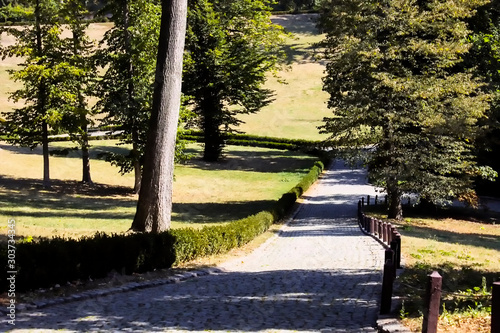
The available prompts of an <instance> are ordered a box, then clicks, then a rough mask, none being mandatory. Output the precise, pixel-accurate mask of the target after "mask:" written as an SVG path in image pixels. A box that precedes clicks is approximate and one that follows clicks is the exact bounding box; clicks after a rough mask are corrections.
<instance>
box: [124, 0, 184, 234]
mask: <svg viewBox="0 0 500 333" xmlns="http://www.w3.org/2000/svg"><path fill="white" fill-rule="evenodd" d="M186 17H187V0H163V1H162V17H161V27H160V39H159V45H158V55H157V62H156V77H155V89H154V93H153V108H152V111H151V120H150V128H149V135H148V140H147V144H146V151H145V162H144V169H143V175H142V184H141V190H140V192H139V201H138V203H137V211H136V214H135V217H134V221H133V223H132V226H131V229H132V230H135V231H141V232H144V231H146V232H161V231H164V230H166V229H168V228H170V220H171V213H172V186H173V171H174V157H175V139H176V135H177V123H178V120H179V109H180V104H181V85H182V60H183V53H184V40H185V34H186Z"/></svg>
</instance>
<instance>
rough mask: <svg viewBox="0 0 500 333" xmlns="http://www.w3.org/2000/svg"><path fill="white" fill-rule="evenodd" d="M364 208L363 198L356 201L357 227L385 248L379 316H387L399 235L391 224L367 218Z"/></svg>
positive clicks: (398, 257) (398, 259) (398, 262)
mask: <svg viewBox="0 0 500 333" xmlns="http://www.w3.org/2000/svg"><path fill="white" fill-rule="evenodd" d="M386 200H387V199H386ZM375 204H378V196H376V197H375ZM366 205H370V196H367V198H366ZM364 207H365V198H364V197H363V198H362V199H361V200H359V201H358V223H359V227H360V228H361V230H362V231H363V232H364V233H366V234H368V235H371V236H372V237H374V238H375V239H376V240H378V241H379V242H380V243H381V244H382V245H383V246H384V247H385V259H384V260H385V263H384V277H383V280H382V297H381V302H380V314H388V313H390V312H391V305H392V290H393V285H394V279H395V278H396V270H397V269H398V268H401V234H400V233H399V232H398V230H397V228H396V227H395V226H393V225H392V224H391V223H387V222H384V221H382V220H379V219H376V218H373V217H370V216H367V215H366V214H365V212H364Z"/></svg>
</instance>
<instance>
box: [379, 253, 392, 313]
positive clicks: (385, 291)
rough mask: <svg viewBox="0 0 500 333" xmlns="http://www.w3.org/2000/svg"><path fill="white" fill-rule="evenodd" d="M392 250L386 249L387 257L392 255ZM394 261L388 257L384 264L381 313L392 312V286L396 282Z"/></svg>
mask: <svg viewBox="0 0 500 333" xmlns="http://www.w3.org/2000/svg"><path fill="white" fill-rule="evenodd" d="M392 256H393V253H392V250H386V251H385V257H386V258H388V257H392ZM393 270H394V263H393V262H392V260H390V259H387V260H386V261H385V264H384V277H383V279H382V295H381V301H380V314H388V313H390V312H391V306H392V288H393V283H394V275H393Z"/></svg>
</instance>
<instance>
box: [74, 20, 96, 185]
mask: <svg viewBox="0 0 500 333" xmlns="http://www.w3.org/2000/svg"><path fill="white" fill-rule="evenodd" d="M81 37H82V36H81V34H80V33H79V32H78V30H76V29H73V55H74V56H76V57H77V56H79V52H80V49H81V45H80V44H81ZM77 89H78V109H77V110H78V112H79V114H80V117H79V119H78V122H79V125H80V134H81V137H80V140H79V143H80V149H81V150H82V183H83V184H88V185H92V178H91V176H90V152H89V148H90V145H89V121H88V120H87V105H86V103H85V96H84V95H83V93H82V90H83V84H82V83H81V82H79V83H78V87H77Z"/></svg>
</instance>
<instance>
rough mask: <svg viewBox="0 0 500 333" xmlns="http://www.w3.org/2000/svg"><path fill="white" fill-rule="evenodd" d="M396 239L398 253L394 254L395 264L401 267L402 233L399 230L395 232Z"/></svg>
mask: <svg viewBox="0 0 500 333" xmlns="http://www.w3.org/2000/svg"><path fill="white" fill-rule="evenodd" d="M394 241H395V242H396V244H397V247H396V254H395V255H394V257H395V259H394V265H395V266H396V268H401V234H400V233H399V232H397V231H396V233H395V234H394Z"/></svg>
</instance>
